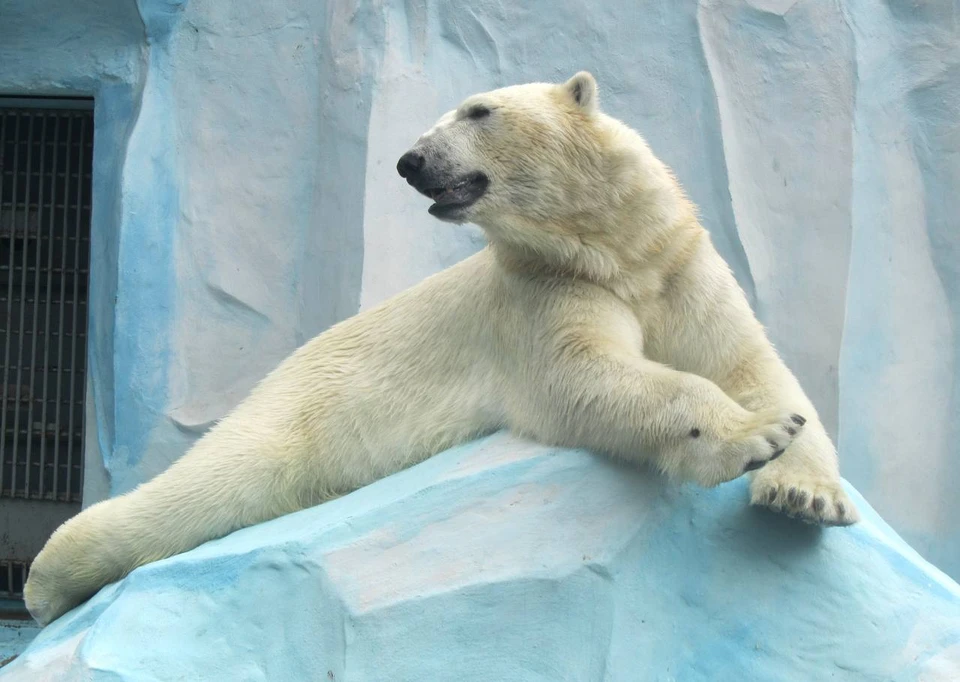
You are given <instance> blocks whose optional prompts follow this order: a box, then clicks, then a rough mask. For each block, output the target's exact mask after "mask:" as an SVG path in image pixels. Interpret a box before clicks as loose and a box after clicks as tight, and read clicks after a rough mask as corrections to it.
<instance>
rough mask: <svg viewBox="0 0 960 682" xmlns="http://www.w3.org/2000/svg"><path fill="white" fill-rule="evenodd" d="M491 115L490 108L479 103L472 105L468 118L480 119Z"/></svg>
mask: <svg viewBox="0 0 960 682" xmlns="http://www.w3.org/2000/svg"><path fill="white" fill-rule="evenodd" d="M489 115H490V109H489V108H487V107H485V106H483V105H482V104H478V105H477V106H475V107H470V111H468V112H467V118H469V119H470V120H472V121H479V120H480V119H481V118H486V117H487V116H489Z"/></svg>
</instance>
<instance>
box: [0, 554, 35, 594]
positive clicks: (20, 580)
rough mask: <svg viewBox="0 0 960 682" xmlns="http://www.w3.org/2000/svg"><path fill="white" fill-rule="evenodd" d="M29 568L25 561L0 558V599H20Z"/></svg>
mask: <svg viewBox="0 0 960 682" xmlns="http://www.w3.org/2000/svg"><path fill="white" fill-rule="evenodd" d="M29 570H30V564H29V563H27V562H26V561H17V560H15V559H14V560H6V559H4V560H0V599H22V598H23V584H24V583H25V582H27V573H28V572H29Z"/></svg>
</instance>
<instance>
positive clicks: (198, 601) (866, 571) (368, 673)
mask: <svg viewBox="0 0 960 682" xmlns="http://www.w3.org/2000/svg"><path fill="white" fill-rule="evenodd" d="M851 494H853V495H854V496H855V501H856V502H857V504H858V505H860V509H861V510H862V512H863V516H864V521H863V523H862V524H860V525H858V526H856V527H854V528H850V529H830V530H821V529H818V528H814V527H810V526H806V525H803V524H800V523H798V522H795V521H792V520H790V519H787V518H783V517H780V516H777V515H774V514H772V513H770V512H767V511H763V510H758V509H752V508H750V507H748V506H747V504H746V500H747V486H746V481H744V480H740V481H736V482H733V483H730V484H727V485H724V486H721V487H719V488H716V489H713V490H702V489H698V488H694V487H689V486H673V485H670V484H668V483H667V482H666V481H664V480H663V479H661V478H659V477H658V476H656V475H654V474H652V473H649V472H644V471H635V470H632V469H628V468H624V467H622V466H619V465H617V464H614V463H611V462H609V461H608V460H606V459H604V458H601V457H597V456H594V455H591V454H589V453H585V452H581V451H572V450H560V449H554V448H548V447H544V446H540V445H536V444H532V443H529V442H526V441H522V440H518V439H516V438H513V437H511V436H508V435H506V434H496V435H494V436H491V437H489V438H485V439H482V440H479V441H476V442H474V443H469V444H467V445H464V446H461V447H458V448H454V449H452V450H449V451H447V452H444V453H442V454H440V455H438V456H437V457H435V458H433V459H431V460H428V461H427V462H424V463H423V464H420V465H418V466H416V467H413V468H411V469H409V470H407V471H404V472H401V473H399V474H397V475H395V476H392V477H390V478H387V479H385V480H383V481H380V482H378V483H376V484H374V485H371V486H368V487H366V488H364V489H362V490H359V491H357V492H355V493H353V494H351V495H348V496H346V497H343V498H341V499H339V500H335V501H333V502H330V503H327V504H324V505H322V506H319V507H316V508H313V509H309V510H306V511H303V512H300V513H297V514H293V515H290V516H287V517H284V518H281V519H277V520H275V521H272V522H269V523H265V524H262V525H260V526H256V527H253V528H248V529H245V530H242V531H239V532H237V533H234V534H233V535H230V536H229V537H226V538H223V539H221V540H218V541H216V542H211V543H208V544H206V545H204V546H202V547H199V548H197V549H196V550H193V551H191V552H188V553H186V554H183V555H181V556H178V557H173V558H171V559H168V560H165V561H162V562H158V563H156V564H152V565H148V566H145V567H143V568H140V569H138V570H137V571H135V572H134V573H132V574H131V575H130V576H129V577H128V578H126V579H125V580H123V581H122V582H120V583H117V584H115V585H111V586H109V587H107V588H105V589H103V590H102V591H101V592H100V593H99V594H98V595H97V596H96V597H94V598H93V599H91V600H90V601H89V602H87V603H86V604H84V605H82V606H81V607H79V608H78V609H76V610H74V611H73V612H71V613H69V614H67V615H66V616H64V617H63V618H61V619H60V620H58V621H56V622H55V623H53V624H52V625H50V626H49V627H47V628H46V629H45V630H44V631H43V632H42V633H41V634H40V635H39V636H38V637H37V638H36V640H35V641H34V642H33V644H32V645H31V646H30V647H29V648H28V649H27V651H26V652H25V653H24V654H23V655H21V656H20V658H19V659H17V660H16V661H14V662H13V663H12V664H10V665H9V666H7V667H6V668H5V669H3V671H2V674H0V679H2V680H3V682H14V681H15V680H29V681H30V682H38V681H42V680H57V681H58V682H59V681H70V680H110V681H111V682H117V681H118V680H124V681H126V680H130V681H132V680H148V679H149V680H180V679H183V680H191V681H193V680H230V681H234V680H278V681H284V682H286V681H299V680H321V681H324V680H326V681H329V680H343V681H345V682H373V681H383V682H387V681H389V682H401V681H405V680H410V681H413V680H417V681H427V682H434V681H441V682H442V681H444V680H455V681H456V682H472V681H474V680H476V681H477V682H480V681H482V682H491V681H500V680H504V681H506V680H509V681H511V682H526V681H534V680H536V681H543V682H557V681H558V680H571V681H576V682H591V681H593V680H596V681H597V682H600V681H601V680H608V681H620V680H624V681H635V680H684V681H687V680H711V681H712V680H751V681H758V680H771V681H772V680H776V681H777V682H787V681H790V680H796V681H798V682H801V681H802V682H811V681H819V680H866V679H870V680H929V681H933V680H943V681H947V680H950V681H955V680H957V679H960V587H958V586H957V585H956V584H955V583H953V582H952V581H951V580H950V579H949V578H947V577H946V576H945V575H944V574H942V573H941V572H939V571H938V570H937V569H935V568H933V567H932V566H930V565H929V564H927V563H926V562H925V561H924V560H923V559H921V558H920V557H919V556H918V555H917V554H916V553H915V552H914V551H913V550H912V549H910V548H909V547H908V546H907V545H906V544H905V543H904V542H903V541H902V540H901V539H900V538H898V537H897V535H896V534H894V532H893V531H891V530H890V528H889V527H887V525H886V524H885V523H884V522H883V521H882V520H881V519H880V518H879V517H877V515H876V514H875V513H874V512H873V511H872V510H871V509H870V507H869V506H868V505H867V504H866V502H865V501H864V500H863V499H862V498H861V497H860V496H859V495H856V493H855V492H854V491H851Z"/></svg>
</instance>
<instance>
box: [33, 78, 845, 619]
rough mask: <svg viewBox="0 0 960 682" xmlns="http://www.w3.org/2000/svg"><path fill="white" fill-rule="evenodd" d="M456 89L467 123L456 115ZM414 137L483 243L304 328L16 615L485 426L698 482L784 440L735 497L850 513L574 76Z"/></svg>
mask: <svg viewBox="0 0 960 682" xmlns="http://www.w3.org/2000/svg"><path fill="white" fill-rule="evenodd" d="M574 86H578V90H575V89H574ZM575 94H579V95H580V99H579V101H578V99H577V98H576V97H575V96H574V95H575ZM478 103H482V104H484V105H485V106H488V107H489V108H490V109H491V113H490V115H489V116H487V117H486V118H484V119H483V120H482V121H471V120H469V119H468V118H465V112H467V111H468V110H469V108H470V107H471V106H475V105H476V104H478ZM427 142H429V144H430V145H432V148H433V149H435V150H436V149H439V150H440V153H443V154H446V155H447V161H448V162H449V163H450V164H452V165H453V166H456V167H459V168H466V169H468V170H480V171H483V172H485V173H486V174H487V175H488V176H489V177H490V179H491V182H490V186H489V191H488V192H487V194H486V195H484V196H483V197H482V198H481V199H480V200H479V201H478V202H477V203H476V204H474V205H473V206H472V207H470V208H469V209H467V210H466V212H465V213H464V214H463V215H461V216H459V217H458V219H457V222H463V221H470V222H475V223H477V224H478V225H480V226H481V227H482V228H484V230H485V232H486V233H487V235H488V237H489V240H490V245H489V246H488V248H486V249H485V250H483V251H482V252H480V253H478V254H477V255H475V256H473V257H471V258H469V259H467V260H465V261H463V262H462V263H460V264H458V265H456V266H454V267H452V268H450V269H448V270H446V271H444V272H441V273H440V274H438V275H435V276H433V277H431V278H429V279H427V280H426V281H424V282H423V283H421V284H420V285H418V286H416V287H414V288H412V289H410V290H408V291H406V292H404V293H402V294H400V295H399V296H396V297H395V298H393V299H391V300H389V301H387V302H385V303H384V304H382V305H380V306H379V307H377V308H375V309H373V310H370V311H368V312H365V313H363V314H361V315H358V316H356V317H353V318H350V319H348V320H346V321H345V322H342V323H341V324H338V325H336V326H335V327H333V328H331V329H330V330H328V331H326V332H325V333H323V334H321V335H320V336H318V337H317V338H315V339H313V340H312V341H310V342H309V343H307V344H306V345H305V346H304V347H302V348H301V349H300V350H298V351H297V352H295V353H294V354H293V355H292V356H291V357H290V358H288V359H287V360H286V361H284V362H283V363H282V364H281V365H280V366H279V367H278V368H277V369H276V370H275V371H273V372H272V373H271V374H270V375H269V376H267V377H266V379H264V380H263V382H262V383H261V384H260V385H259V386H258V387H257V388H256V389H255V390H254V391H253V392H252V393H251V395H250V396H249V397H248V398H247V399H246V400H245V401H244V402H243V403H242V404H241V405H240V406H239V407H237V409H236V410H234V411H233V412H232V413H231V414H230V415H228V416H227V417H226V418H225V419H223V420H222V421H221V422H220V423H218V424H217V425H216V427H215V428H213V429H212V430H211V431H210V432H209V433H208V434H207V435H206V436H204V437H203V438H202V439H201V440H200V441H199V442H198V443H197V444H196V445H195V446H194V447H193V449H192V450H191V451H190V452H188V453H187V454H186V455H185V456H184V457H182V458H181V459H180V460H179V461H178V462H176V463H175V464H174V465H173V466H171V467H170V469H169V470H168V471H166V472H165V473H163V474H161V475H159V476H157V477H156V478H155V479H154V480H152V481H150V482H148V483H146V484H144V485H142V486H140V487H139V488H137V489H136V490H135V491H133V492H131V493H129V494H126V495H123V496H120V497H117V498H115V499H111V500H107V501H104V502H101V503H99V504H97V505H94V506H92V507H90V508H89V509H87V510H86V511H84V512H82V513H80V514H79V515H77V516H76V517H75V518H73V519H71V520H69V521H67V522H66V523H65V524H64V525H63V526H62V527H61V528H60V529H59V530H57V532H56V533H54V535H53V536H52V537H51V538H50V540H49V542H48V543H47V545H46V546H45V547H44V549H43V551H42V552H41V553H40V554H39V556H37V558H36V561H35V562H34V564H33V568H32V570H31V572H30V577H29V581H28V582H27V585H26V589H25V593H26V602H27V606H28V608H29V609H30V612H31V613H32V614H33V615H34V617H35V618H36V619H37V620H38V621H39V622H41V623H47V622H49V621H50V620H52V619H54V618H56V617H57V616H59V615H60V614H62V613H64V612H65V611H67V610H68V609H70V608H71V607H73V606H75V605H76V604H78V603H79V602H81V601H83V600H84V599H86V598H87V597H89V596H90V595H91V594H93V593H94V592H95V591H97V590H98V589H99V588H100V587H102V586H103V585H105V584H107V583H109V582H112V581H115V580H118V579H120V578H122V577H123V576H124V575H126V574H127V573H129V572H130V571H131V570H133V569H134V568H136V567H137V566H140V565H142V564H145V563H147V562H151V561H156V560H158V559H161V558H163V557H167V556H171V555H173V554H177V553H180V552H184V551H186V550H188V549H191V548H193V547H196V546H197V545H199V544H201V543H203V542H205V541H207V540H210V539H212V538H216V537H220V536H223V535H225V534H227V533H230V532H231V531H234V530H236V529H238V528H242V527H244V526H248V525H251V524H255V523H258V522H261V521H265V520H267V519H271V518H274V517H276V516H278V515H281V514H286V513H288V512H292V511H295V510H298V509H302V508H304V507H307V506H310V505H315V504H318V503H320V502H323V501H324V500H327V499H330V498H332V497H335V496H338V495H342V494H344V493H346V492H348V491H351V490H354V489H356V488H358V487H360V486H363V485H365V484H367V483H370V482H372V481H374V480H377V479H379V478H381V477H383V476H386V475H388V474H390V473H393V472H395V471H397V470H399V469H402V468H404V467H407V466H410V465H411V464H414V463H416V462H419V461H421V460H423V459H425V458H427V457H429V456H431V455H433V454H434V453H436V452H438V451H440V450H443V449H445V448H448V447H450V446H452V445H454V444H456V443H459V442H462V441H464V440H466V439H469V438H473V437H475V436H478V435H480V434H483V433H488V432H491V431H494V430H496V429H500V428H504V427H506V428H510V429H512V430H514V431H515V432H518V433H520V434H525V435H528V436H531V437H533V438H536V439H539V440H540V441H543V442H545V443H551V444H557V445H564V446H574V447H587V448H592V449H595V450H597V451H600V452H604V453H608V454H610V455H612V456H615V457H619V458H621V459H624V460H629V461H633V462H648V463H650V464H652V465H653V466H655V467H657V468H659V469H660V470H661V471H663V472H665V473H666V474H668V475H669V476H671V477H673V478H676V479H681V480H690V481H694V482H696V483H699V484H701V485H705V486H712V485H716V484H718V483H721V482H723V481H728V480H730V479H733V478H736V477H738V476H740V475H741V474H742V473H743V472H744V470H745V468H746V467H747V466H748V465H749V464H751V463H754V465H761V464H763V463H765V462H768V461H769V460H771V457H773V456H774V454H775V453H776V452H777V451H778V450H781V449H783V448H787V449H786V452H785V454H784V455H783V457H782V458H780V459H777V460H776V461H771V462H770V463H769V464H767V465H766V466H764V467H763V468H762V469H760V470H759V471H757V472H756V473H755V474H754V478H753V481H752V496H753V502H754V503H759V504H765V505H768V506H771V507H773V508H775V509H781V510H784V511H786V512H788V513H790V514H793V515H797V516H800V517H802V518H803V519H805V520H808V521H812V522H818V523H823V524H848V523H852V522H854V521H855V520H856V519H857V511H856V509H855V508H854V506H853V504H852V503H851V502H850V500H849V499H848V498H847V496H846V495H845V494H844V492H843V489H842V487H841V484H840V479H839V475H838V468H837V459H836V454H835V450H834V447H833V445H832V443H831V442H830V439H829V438H828V436H827V435H826V433H825V431H824V429H823V426H822V425H821V424H820V421H819V419H818V418H817V414H816V411H815V410H814V408H813V405H812V404H811V403H810V401H809V400H808V399H807V397H806V396H805V395H804V392H803V390H802V389H801V388H800V385H799V384H798V382H797V380H796V379H795V378H794V377H793V375H792V374H791V373H790V371H789V370H788V369H787V367H786V366H785V365H784V363H783V362H782V361H781V359H780V358H779V357H778V356H777V353H776V352H775V351H774V349H773V347H772V346H771V344H770V343H769V341H768V340H767V338H766V336H765V334H764V331H763V328H762V327H761V325H760V324H759V323H758V322H757V321H756V319H755V318H754V316H753V314H752V312H751V310H750V308H749V306H748V304H747V301H746V299H745V297H744V295H743V293H742V291H741V290H740V288H739V287H738V286H737V283H736V281H735V280H734V278H733V276H732V274H731V273H730V271H729V269H728V267H727V266H726V264H725V263H724V262H723V261H722V259H721V258H720V257H719V255H718V254H717V252H716V251H715V250H714V248H713V246H712V245H711V243H710V239H709V236H708V235H707V233H706V232H705V231H704V230H703V229H702V228H701V227H700V225H699V224H698V222H697V219H696V217H695V213H694V208H693V206H692V205H691V204H690V203H689V202H688V201H687V199H686V198H685V197H684V194H683V192H682V190H681V189H680V187H679V185H678V184H677V182H676V181H675V180H674V179H673V177H672V176H671V174H670V172H669V171H668V170H667V168H666V167H665V166H664V165H663V164H662V163H661V162H660V161H658V160H657V159H656V158H655V157H654V156H653V154H652V153H651V152H650V150H649V148H648V147H647V145H646V143H645V142H644V141H643V140H642V139H641V138H640V136H639V135H637V134H636V133H634V132H633V131H631V130H630V129H629V128H627V127H626V126H625V125H623V124H622V123H620V122H618V121H615V120H613V119H611V118H609V117H607V116H605V115H604V114H602V113H600V112H599V110H598V108H597V93H596V83H595V82H594V80H593V78H592V76H590V75H589V74H585V73H581V74H577V76H575V77H574V78H573V79H571V81H569V82H568V83H566V84H563V85H549V84H529V85H522V86H515V87H511V88H504V89H502V90H497V91H494V92H490V93H485V94H482V95H476V96H474V97H471V98H469V99H468V100H467V101H466V102H464V104H463V105H462V106H461V107H460V108H459V109H458V110H456V111H453V112H450V113H449V114H447V115H446V116H444V117H443V118H442V119H441V121H440V122H439V123H438V124H437V126H435V127H434V128H433V129H431V131H430V132H429V133H428V135H427V136H425V137H424V138H423V139H422V140H421V142H420V144H426V143H427ZM794 414H800V415H802V416H803V417H805V418H806V425H805V426H804V427H803V428H800V427H799V425H798V424H797V423H796V422H795V421H794V420H793V419H792V415H794ZM694 429H696V431H694ZM694 433H699V436H698V437H694V436H693V435H692V434H694ZM788 446H789V447H788Z"/></svg>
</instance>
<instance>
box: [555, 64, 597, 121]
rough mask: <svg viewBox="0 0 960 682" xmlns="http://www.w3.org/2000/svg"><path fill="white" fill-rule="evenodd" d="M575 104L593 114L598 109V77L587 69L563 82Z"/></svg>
mask: <svg viewBox="0 0 960 682" xmlns="http://www.w3.org/2000/svg"><path fill="white" fill-rule="evenodd" d="M563 89H564V90H566V91H567V93H569V95H570V97H571V99H573V102H574V104H576V105H577V106H578V107H580V109H582V110H583V111H585V112H587V113H589V114H592V113H593V112H595V111H596V110H597V79H596V78H594V77H593V75H592V74H590V73H588V72H587V71H581V72H580V73H578V74H576V75H575V76H574V77H573V78H571V79H570V80H568V81H567V82H566V83H564V84H563Z"/></svg>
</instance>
